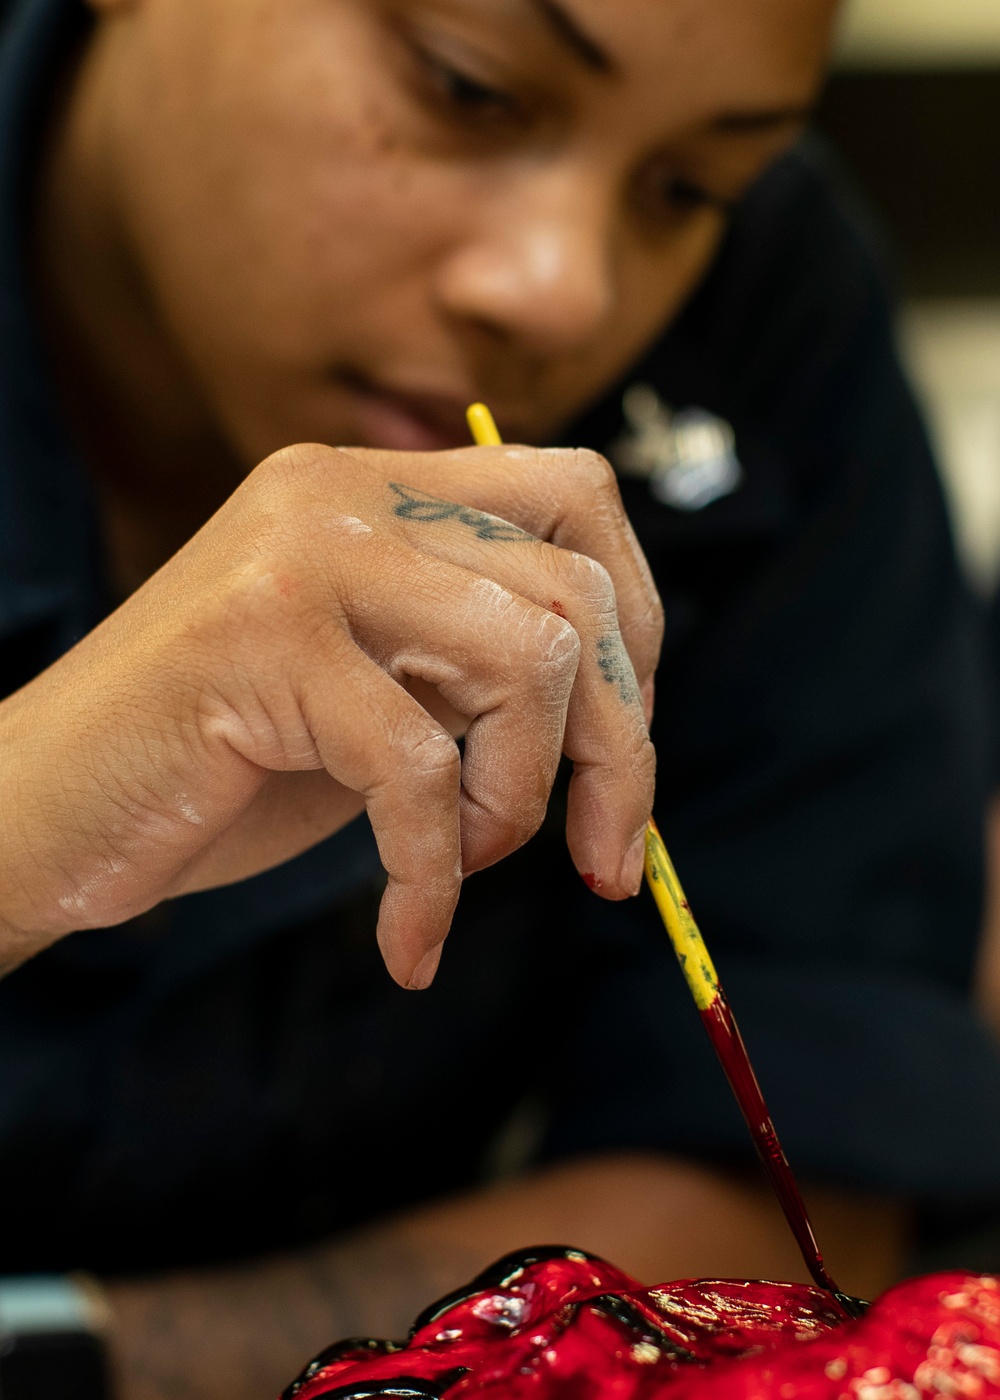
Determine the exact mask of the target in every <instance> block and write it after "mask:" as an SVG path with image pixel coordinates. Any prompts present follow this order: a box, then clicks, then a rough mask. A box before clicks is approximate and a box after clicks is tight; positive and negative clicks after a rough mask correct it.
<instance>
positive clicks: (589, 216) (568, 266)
mask: <svg viewBox="0 0 1000 1400" xmlns="http://www.w3.org/2000/svg"><path fill="white" fill-rule="evenodd" d="M611 224H612V212H611V201H610V199H608V198H606V197H604V196H603V195H602V192H601V189H600V185H599V183H598V181H597V180H595V179H594V178H593V177H592V176H588V173H587V172H585V171H583V170H576V171H573V172H572V173H562V172H560V173H553V172H545V173H543V172H533V173H532V174H531V175H529V176H522V177H521V178H518V179H514V180H511V181H509V182H504V181H503V180H501V181H500V182H498V188H497V189H496V190H495V191H494V196H493V197H492V198H490V199H489V200H487V201H486V202H485V203H484V204H483V205H482V206H479V207H476V208H475V211H474V215H473V222H472V227H471V229H470V231H469V233H468V235H467V237H466V238H465V239H464V240H463V241H462V242H461V243H460V245H458V246H457V247H454V248H453V249H452V251H451V252H450V254H449V255H448V256H447V257H446V258H445V259H444V261H443V262H442V264H441V266H440V268H439V273H438V278H437V295H438V300H439V303H440V304H441V305H442V307H443V308H444V309H445V310H446V311H447V312H448V313H449V314H450V315H451V316H454V317H457V318H460V319H462V320H465V321H466V322H473V323H476V324H478V325H480V326H484V327H486V328H488V329H489V330H490V331H492V332H493V333H494V334H499V335H501V336H503V337H504V338H510V339H513V340H515V341H517V342H518V343H519V344H520V345H521V346H522V347H523V348H525V349H527V350H530V351H532V352H533V353H536V354H537V353H541V354H554V353H559V352H566V351H572V350H577V349H580V348H581V347H582V346H585V345H586V344H587V343H588V342H590V341H591V340H593V338H594V337H595V336H596V335H598V334H599V333H600V331H601V330H602V329H603V327H604V326H605V325H606V323H607V321H608V320H609V318H610V316H611V314H612V311H613V309H614V305H615V300H616V293H615V277H614V269H613V266H612V261H613V260H612V247H611V242H612V232H611Z"/></svg>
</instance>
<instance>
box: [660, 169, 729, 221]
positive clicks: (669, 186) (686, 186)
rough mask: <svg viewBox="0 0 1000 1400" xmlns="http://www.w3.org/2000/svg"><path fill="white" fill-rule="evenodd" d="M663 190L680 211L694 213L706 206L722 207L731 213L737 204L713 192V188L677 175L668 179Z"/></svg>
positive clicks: (672, 204) (668, 200)
mask: <svg viewBox="0 0 1000 1400" xmlns="http://www.w3.org/2000/svg"><path fill="white" fill-rule="evenodd" d="M663 192H664V197H665V199H666V202H667V203H668V204H669V205H670V207H671V208H672V209H674V210H676V211H678V212H679V213H693V212H694V211H695V210H697V209H706V208H708V209H722V210H723V211H725V212H726V213H729V212H730V211H731V210H732V209H733V207H734V204H735V201H734V200H731V199H725V198H723V196H722V195H718V194H713V193H712V191H711V190H707V189H705V188H704V187H703V186H702V185H698V184H695V182H694V181H693V180H684V179H680V178H677V177H675V178H673V179H670V180H667V181H666V184H665V187H664V191H663Z"/></svg>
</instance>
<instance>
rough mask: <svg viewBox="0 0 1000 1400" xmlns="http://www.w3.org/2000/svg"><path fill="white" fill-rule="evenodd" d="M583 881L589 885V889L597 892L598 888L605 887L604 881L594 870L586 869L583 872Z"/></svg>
mask: <svg viewBox="0 0 1000 1400" xmlns="http://www.w3.org/2000/svg"><path fill="white" fill-rule="evenodd" d="M583 883H584V884H585V885H586V886H587V889H588V890H594V892H595V893H596V892H597V891H598V890H603V889H604V881H603V880H600V879H598V877H597V876H596V875H595V874H594V872H593V871H592V870H585V871H584V872H583Z"/></svg>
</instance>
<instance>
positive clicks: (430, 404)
mask: <svg viewBox="0 0 1000 1400" xmlns="http://www.w3.org/2000/svg"><path fill="white" fill-rule="evenodd" d="M337 379H338V382H339V386H340V387H341V388H342V389H343V390H345V391H346V393H347V395H348V397H349V398H350V400H351V406H352V410H353V413H354V417H355V421H356V423H357V425H358V428H359V430H360V435H361V445H362V446H365V447H382V448H386V449H389V450H392V451H396V452H442V451H445V450H447V449H448V448H453V447H468V446H469V444H470V442H471V440H472V439H471V436H470V433H469V425H468V423H467V422H466V419H465V410H466V407H467V406H468V403H470V402H472V399H471V397H470V398H469V399H468V400H466V399H465V398H459V397H456V396H454V395H447V394H436V393H419V392H410V391H404V390H400V389H395V388H391V387H389V386H388V385H384V384H381V383H379V382H378V381H377V380H374V379H370V378H369V377H368V376H367V375H366V374H363V373H362V372H361V371H359V370H353V369H350V370H348V369H345V370H341V371H340V372H339V374H338V375H337Z"/></svg>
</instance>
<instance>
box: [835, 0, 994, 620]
mask: <svg viewBox="0 0 1000 1400" xmlns="http://www.w3.org/2000/svg"><path fill="white" fill-rule="evenodd" d="M818 126H819V128H820V130H821V132H822V133H823V134H824V135H825V137H826V138H827V139H828V141H829V142H830V143H831V144H832V146H833V147H834V148H835V150H836V151H837V152H838V154H839V155H840V157H841V159H842V160H843V161H844V162H845V164H846V165H847V166H848V168H849V170H850V172H851V174H852V176H853V178H854V180H855V182H856V184H857V185H858V186H859V187H860V189H861V191H862V193H863V194H864V196H865V197H866V199H867V201H868V202H869V204H870V205H871V207H872V208H873V210H874V212H875V214H876V216H877V218H878V220H879V221H880V224H881V232H882V234H883V235H884V236H885V239H886V241H887V243H888V246H889V253H890V256H891V258H892V259H893V262H894V264H895V268H896V271H897V273H898V278H899V292H900V295H901V298H902V305H901V314H900V337H901V341H902V345H903V349H904V353H905V356H906V358H907V360H908V362H909V365H910V368H911V372H912V374H913V377H914V380H915V382H916V385H917V387H918V391H919V393H920V395H921V397H922V399H923V403H924V407H925V410H926V412H927V414H928V417H929V420H930V423H931V428H932V432H933V434H934V436H935V439H936V443H937V447H938V452H939V455H940V458H941V461H942V465H943V467H944V472H945V483H946V489H947V492H948V495H949V499H950V504H951V508H952V514H953V518H954V521H955V527H956V533H957V536H958V540H959V547H960V550H961V552H962V556H963V559H964V562H965V564H966V567H967V569H968V571H969V573H970V576H971V577H972V579H973V581H974V583H975V584H976V585H977V587H978V588H980V589H981V590H982V591H984V592H990V591H992V589H993V586H994V584H995V583H996V582H997V581H998V578H1000V0H847V4H846V9H845V11H844V15H843V21H842V26H841V34H840V40H839V45H838V53H837V61H836V66H835V69H834V73H833V76H832V78H831V80H830V82H829V84H828V86H827V90H826V93H825V96H824V99H823V102H822V104H821V107H820V111H819V115H818Z"/></svg>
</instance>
